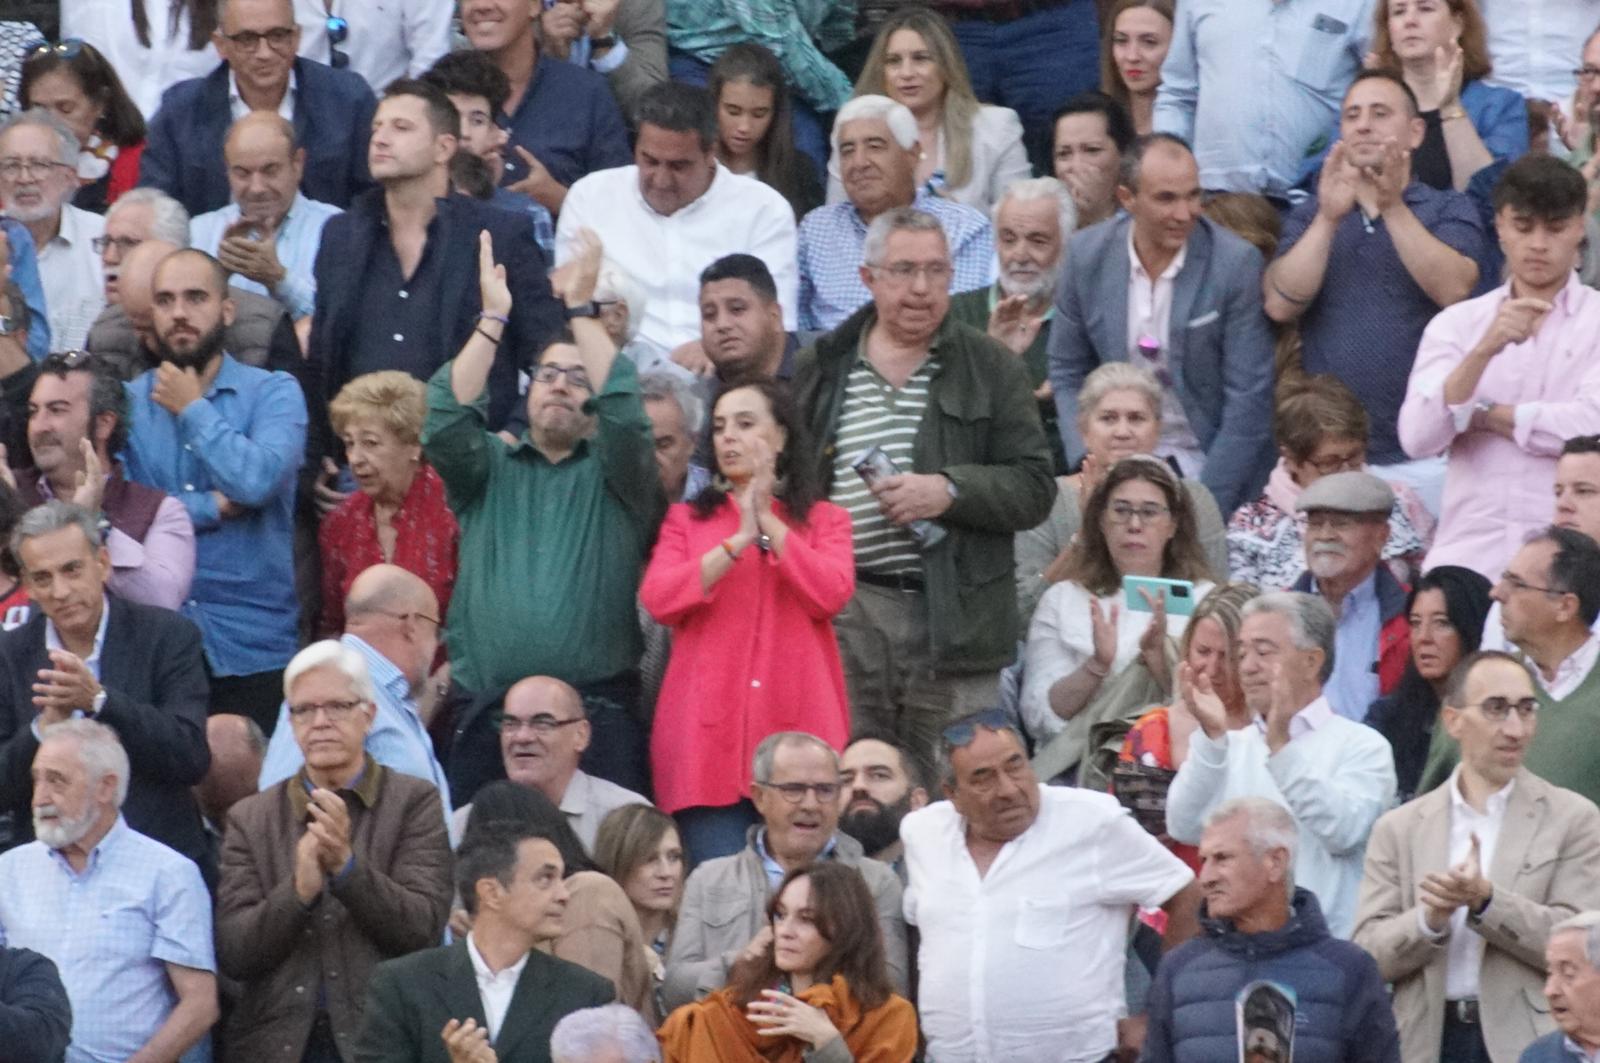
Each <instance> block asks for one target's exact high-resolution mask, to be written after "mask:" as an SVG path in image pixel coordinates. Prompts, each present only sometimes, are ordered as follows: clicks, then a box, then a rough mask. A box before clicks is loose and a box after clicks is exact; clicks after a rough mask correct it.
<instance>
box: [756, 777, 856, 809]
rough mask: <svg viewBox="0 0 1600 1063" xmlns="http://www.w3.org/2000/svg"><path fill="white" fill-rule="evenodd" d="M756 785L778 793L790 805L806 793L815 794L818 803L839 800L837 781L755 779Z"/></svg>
mask: <svg viewBox="0 0 1600 1063" xmlns="http://www.w3.org/2000/svg"><path fill="white" fill-rule="evenodd" d="M756 785H757V786H759V787H761V788H763V789H766V790H773V791H776V792H777V793H778V795H779V796H781V797H782V798H783V799H784V800H785V801H787V802H789V803H790V804H791V805H798V804H799V803H800V802H801V801H804V800H805V797H806V794H807V793H814V794H816V795H817V803H818V804H824V805H826V804H831V803H832V802H834V801H837V800H839V784H838V783H837V782H764V781H763V780H761V779H757V780H756Z"/></svg>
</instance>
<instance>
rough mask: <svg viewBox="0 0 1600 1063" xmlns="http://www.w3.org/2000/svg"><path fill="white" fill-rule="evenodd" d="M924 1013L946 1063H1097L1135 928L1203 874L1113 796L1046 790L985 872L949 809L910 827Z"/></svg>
mask: <svg viewBox="0 0 1600 1063" xmlns="http://www.w3.org/2000/svg"><path fill="white" fill-rule="evenodd" d="M900 837H901V839H902V840H903V841H904V842H905V866H906V873H907V876H908V879H909V883H908V885H907V887H906V892H905V913H906V921H907V922H908V923H912V924H914V925H915V926H917V927H918V928H919V929H920V930H921V932H922V946H921V950H920V952H919V953H918V963H919V970H920V972H921V982H920V985H919V994H920V999H919V1005H918V1006H919V1008H920V1010H921V1014H922V1030H923V1033H924V1034H925V1035H926V1037H927V1039H928V1058H929V1059H930V1060H937V1061H938V1063H1091V1061H1094V1063H1098V1061H1099V1060H1101V1059H1104V1058H1105V1056H1106V1054H1107V1053H1109V1052H1110V1051H1111V1050H1112V1049H1113V1048H1115V1047H1116V1042H1117V1030H1116V1025H1117V1020H1118V1019H1119V1018H1121V1017H1122V1016H1123V1015H1124V1014H1125V1012H1126V1006H1125V1003H1124V997H1123V981H1122V979H1123V968H1124V963H1123V961H1124V957H1125V955H1126V952H1127V944H1128V921H1129V919H1130V918H1131V917H1132V915H1133V911H1134V908H1135V907H1138V906H1143V907H1147V908H1155V907H1158V906H1160V905H1162V904H1164V903H1166V901H1167V900H1168V899H1170V898H1171V897H1172V896H1173V895H1174V894H1176V893H1177V892H1178V891H1179V890H1181V889H1183V887H1184V886H1186V885H1187V884H1188V883H1189V882H1190V881H1192V880H1193V878H1194V875H1193V874H1191V873H1190V871H1189V869H1188V868H1187V867H1185V866H1184V864H1183V862H1182V861H1180V860H1179V859H1178V858H1177V857H1175V856H1173V855H1172V854H1171V853H1170V852H1168V851H1167V849H1166V847H1165V846H1163V845H1161V843H1159V842H1157V841H1156V840H1155V838H1154V837H1152V836H1151V835H1150V834H1148V833H1146V832H1145V831H1144V830H1143V829H1142V828H1141V827H1140V826H1139V825H1138V824H1137V823H1135V822H1134V820H1133V817H1132V816H1130V815H1129V814H1128V813H1127V812H1126V811H1125V810H1124V809H1123V808H1122V807H1121V806H1120V805H1118V804H1117V802H1116V800H1115V799H1114V798H1112V797H1110V796H1109V795H1106V794H1098V793H1092V792H1090V791H1087V790H1077V789H1068V788H1065V787H1057V786H1042V787H1040V788H1039V816H1038V818H1037V819H1036V820H1034V822H1033V825H1032V826H1030V827H1029V828H1028V829H1027V830H1026V831H1024V832H1023V833H1022V835H1021V836H1020V837H1017V838H1015V839H1013V840H1012V841H1010V842H1007V843H1006V845H1005V846H1004V847H1003V848H1002V849H1001V850H1000V853H999V855H998V856H996V857H995V860H994V863H993V864H991V865H990V867H989V871H988V873H987V874H986V875H983V876H981V877H980V876H979V874H978V868H977V865H976V864H975V863H973V860H972V855H971V853H970V852H969V851H968V849H967V825H966V821H965V820H963V819H962V817H961V816H960V814H958V813H957V812H956V810H955V806H954V805H952V804H951V803H950V802H948V801H940V802H938V803H937V804H933V805H929V806H928V807H927V808H924V809H920V810H918V811H916V812H913V813H911V814H910V815H908V816H906V818H905V819H904V820H903V821H902V823H901V826H900Z"/></svg>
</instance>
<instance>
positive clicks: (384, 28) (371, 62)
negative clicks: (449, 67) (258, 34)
mask: <svg viewBox="0 0 1600 1063" xmlns="http://www.w3.org/2000/svg"><path fill="white" fill-rule="evenodd" d="M454 14H455V5H454V4H441V3H439V2H438V0H387V2H384V3H373V2H371V0H294V20H295V22H296V23H297V24H298V25H299V26H300V49H299V52H300V54H301V55H303V56H305V57H306V58H307V59H314V60H316V61H317V62H319V63H327V64H328V65H329V66H331V67H335V68H338V67H344V68H348V69H349V70H351V71H352V72H354V73H357V74H360V75H361V76H362V77H363V78H364V79H365V80H366V82H367V84H368V85H369V86H370V87H371V88H372V91H373V92H382V91H383V90H384V89H386V88H388V87H389V82H391V81H395V80H397V79H399V78H417V77H421V76H422V75H423V74H424V73H426V72H427V70H428V68H429V67H430V66H432V65H433V64H434V63H435V62H436V61H437V60H438V58H439V57H440V56H441V55H444V54H445V53H446V52H448V51H449V50H450V20H451V16H453V15H454Z"/></svg>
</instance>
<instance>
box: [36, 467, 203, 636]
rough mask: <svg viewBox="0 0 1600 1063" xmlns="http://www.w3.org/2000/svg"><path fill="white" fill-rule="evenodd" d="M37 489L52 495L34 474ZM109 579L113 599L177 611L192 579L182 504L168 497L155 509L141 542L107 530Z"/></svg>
mask: <svg viewBox="0 0 1600 1063" xmlns="http://www.w3.org/2000/svg"><path fill="white" fill-rule="evenodd" d="M39 493H40V494H41V495H43V496H44V497H45V498H54V497H55V494H54V492H52V491H51V490H50V481H49V480H47V479H45V478H44V477H43V476H41V477H39ZM106 552H107V553H108V554H110V555H111V578H110V579H108V580H107V581H106V589H107V590H109V591H110V592H111V593H112V594H115V595H116V596H117V597H118V598H126V599H127V600H128V601H130V602H138V603H139V604H141V605H156V606H160V607H161V608H162V609H173V610H177V609H181V608H183V601H184V599H185V598H187V597H189V585H190V584H191V583H192V582H194V523H193V522H192V521H190V520H189V511H188V510H186V509H184V508H183V503H182V502H179V501H178V500H177V499H176V498H173V497H172V496H171V495H168V496H167V497H166V498H163V499H162V500H161V505H159V506H157V507H156V515H155V517H154V519H152V520H151V521H150V528H149V530H148V531H146V532H145V535H144V542H142V543H141V542H140V541H139V540H137V539H135V538H133V537H132V536H130V535H128V534H126V533H125V532H122V531H119V530H118V529H116V528H112V529H111V531H110V532H108V533H107V535H106Z"/></svg>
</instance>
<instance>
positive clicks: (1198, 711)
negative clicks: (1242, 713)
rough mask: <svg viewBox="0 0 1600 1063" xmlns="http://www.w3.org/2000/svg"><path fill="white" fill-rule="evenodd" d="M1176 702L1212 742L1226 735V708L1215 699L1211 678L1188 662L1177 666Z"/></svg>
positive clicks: (1218, 699)
mask: <svg viewBox="0 0 1600 1063" xmlns="http://www.w3.org/2000/svg"><path fill="white" fill-rule="evenodd" d="M1178 702H1179V703H1180V704H1181V705H1182V706H1183V707H1184V708H1185V709H1187V710H1188V712H1189V715H1190V716H1193V717H1194V721H1195V723H1197V724H1199V725H1200V730H1202V731H1204V732H1205V733H1206V737H1207V738H1210V739H1212V740H1216V739H1218V738H1221V737H1222V736H1223V735H1225V734H1227V733H1228V708H1227V706H1226V705H1224V704H1223V703H1222V699H1221V698H1219V697H1217V692H1216V690H1215V689H1214V688H1213V687H1212V686H1211V677H1210V676H1208V675H1206V674H1205V673H1204V672H1200V671H1196V670H1195V668H1194V667H1193V666H1192V665H1191V664H1190V663H1189V662H1188V661H1184V662H1182V663H1180V664H1179V665H1178Z"/></svg>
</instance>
